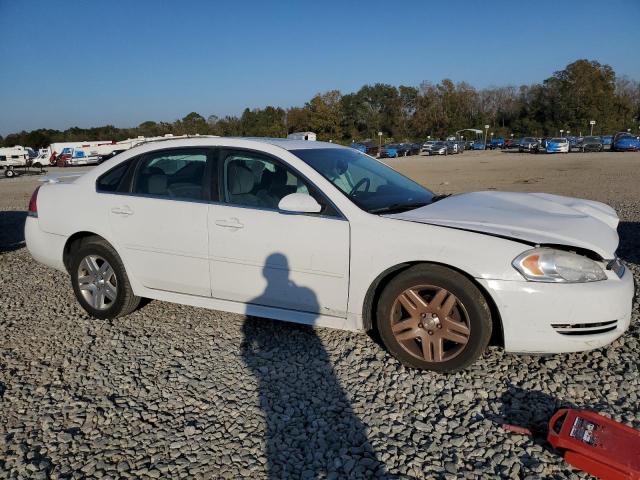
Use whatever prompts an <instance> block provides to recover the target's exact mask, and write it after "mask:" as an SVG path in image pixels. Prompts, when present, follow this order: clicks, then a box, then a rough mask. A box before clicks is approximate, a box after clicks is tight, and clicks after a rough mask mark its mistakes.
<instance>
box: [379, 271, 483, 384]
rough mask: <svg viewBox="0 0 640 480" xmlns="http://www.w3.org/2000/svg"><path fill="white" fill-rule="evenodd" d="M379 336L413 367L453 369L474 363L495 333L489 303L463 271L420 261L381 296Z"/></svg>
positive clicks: (394, 352) (401, 360)
mask: <svg viewBox="0 0 640 480" xmlns="http://www.w3.org/2000/svg"><path fill="white" fill-rule="evenodd" d="M376 322H377V328H378V332H379V334H380V337H381V339H382V341H383V343H384V344H385V346H386V347H387V349H388V350H389V352H390V353H391V354H392V355H393V356H395V357H396V358H397V359H398V360H399V361H400V362H402V363H403V364H404V365H406V366H408V367H414V368H419V369H424V370H434V371H437V372H452V371H455V370H460V369H463V368H465V367H467V366H469V365H471V364H472V363H473V362H475V361H476V360H477V359H478V358H479V357H480V356H481V355H482V353H483V352H484V350H485V349H486V347H487V345H488V344H489V339H490V338H491V331H492V322H491V313H490V310H489V306H488V304H487V302H486V300H485V298H484V296H483V295H482V293H481V292H480V290H478V288H477V287H476V286H475V285H474V284H473V283H472V282H471V281H470V280H469V279H468V278H466V277H465V276H464V275H461V274H460V273H458V272H455V271H453V270H450V269H448V268H446V267H442V266H439V265H418V266H415V267H412V268H410V269H408V270H406V271H405V272H402V273H401V274H399V275H398V276H397V277H395V278H394V279H393V280H391V282H389V284H388V285H387V287H386V288H385V289H384V291H383V292H382V294H381V296H380V300H379V302H378V306H377V312H376Z"/></svg>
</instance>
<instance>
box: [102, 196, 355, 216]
mask: <svg viewBox="0 0 640 480" xmlns="http://www.w3.org/2000/svg"><path fill="white" fill-rule="evenodd" d="M96 193H99V194H100V195H120V196H124V197H133V198H150V199H153V200H168V201H171V202H184V203H199V204H204V205H216V206H221V207H229V208H245V209H248V210H260V211H263V212H275V213H279V214H281V215H304V216H306V217H313V218H327V219H330V220H341V221H348V220H347V219H346V218H345V217H344V216H343V215H342V213H341V212H340V211H339V210H337V211H338V213H340V214H341V216H339V217H337V216H331V215H321V214H317V213H305V212H286V211H284V210H279V209H277V208H266V207H255V206H251V205H234V204H232V203H226V202H219V201H215V200H198V199H196V198H175V197H167V196H165V195H151V194H146V193H132V192H102V191H97V192H96Z"/></svg>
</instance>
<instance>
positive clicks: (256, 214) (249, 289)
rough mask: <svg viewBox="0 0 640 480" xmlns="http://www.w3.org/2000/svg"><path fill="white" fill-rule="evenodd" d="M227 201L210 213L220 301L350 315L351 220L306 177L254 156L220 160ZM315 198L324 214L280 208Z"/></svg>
mask: <svg viewBox="0 0 640 480" xmlns="http://www.w3.org/2000/svg"><path fill="white" fill-rule="evenodd" d="M218 177H219V178H220V183H219V185H220V188H219V190H220V203H218V204H212V205H211V207H210V210H209V238H210V244H209V255H210V259H211V263H210V267H211V290H212V295H213V296H214V297H216V298H220V299H224V300H231V301H237V302H242V303H250V304H256V305H263V306H269V307H277V308H284V309H289V310H297V311H302V312H309V313H316V314H322V315H329V316H336V317H344V316H346V310H347V300H348V288H349V222H348V221H346V219H344V218H343V217H342V216H341V215H340V213H339V212H337V211H336V210H335V209H334V208H333V207H332V206H331V205H330V204H329V203H328V202H327V201H326V200H325V199H323V197H322V196H321V195H320V194H319V193H318V192H317V191H316V190H315V189H314V188H313V187H312V186H311V185H310V184H309V183H308V182H307V181H306V180H305V179H303V178H302V177H301V176H300V175H298V174H297V173H295V172H294V171H292V169H290V168H289V167H287V166H285V165H284V164H283V163H282V162H280V161H279V160H277V159H274V158H272V157H269V156H266V155H262V154H259V153H255V152H249V151H240V150H233V151H224V152H222V154H221V156H220V163H219V170H218ZM294 192H299V193H300V192H303V193H310V194H312V195H313V196H314V197H315V198H316V199H317V200H318V201H319V202H320V203H321V204H324V207H323V211H322V212H321V213H319V214H290V213H284V212H281V211H279V210H278V203H279V201H280V199H282V198H283V197H284V196H286V195H288V194H289V193H294Z"/></svg>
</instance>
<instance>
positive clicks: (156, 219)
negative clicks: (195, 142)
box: [99, 148, 214, 297]
mask: <svg viewBox="0 0 640 480" xmlns="http://www.w3.org/2000/svg"><path fill="white" fill-rule="evenodd" d="M213 155H214V150H210V149H205V148H178V149H166V150H157V151H154V152H151V153H148V154H146V155H144V156H142V157H140V158H138V159H137V160H136V161H135V162H134V164H133V165H131V167H130V169H131V170H129V171H128V172H127V176H128V179H127V180H126V182H125V183H126V184H127V185H126V188H125V189H124V190H125V191H124V192H122V191H121V192H119V193H116V194H113V195H108V200H107V207H108V209H109V221H110V226H111V229H112V231H113V234H114V237H115V239H116V240H117V242H118V244H119V246H120V248H121V249H123V251H122V252H121V254H122V255H123V257H125V259H126V262H127V267H128V268H129V269H130V270H131V273H132V274H133V276H135V278H136V279H137V280H138V281H139V282H141V283H142V284H143V285H144V286H145V287H147V288H152V289H156V290H163V291H169V292H177V293H186V294H190V295H198V296H206V297H208V296H210V295H211V284H210V278H209V264H208V260H207V255H208V231H207V210H208V201H209V195H210V193H209V192H210V188H209V185H210V173H209V172H210V171H211V162H213V160H214V159H213ZM105 183H106V182H105ZM99 184H100V181H99ZM120 189H121V190H122V188H120Z"/></svg>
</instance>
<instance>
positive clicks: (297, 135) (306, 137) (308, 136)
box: [287, 132, 316, 142]
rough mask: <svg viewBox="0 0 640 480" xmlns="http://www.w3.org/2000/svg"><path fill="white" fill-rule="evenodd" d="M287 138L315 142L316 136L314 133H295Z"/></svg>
mask: <svg viewBox="0 0 640 480" xmlns="http://www.w3.org/2000/svg"><path fill="white" fill-rule="evenodd" d="M287 138H290V139H292V140H310V141H314V142H315V140H316V134H315V133H313V132H294V133H290V134H289V135H287Z"/></svg>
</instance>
